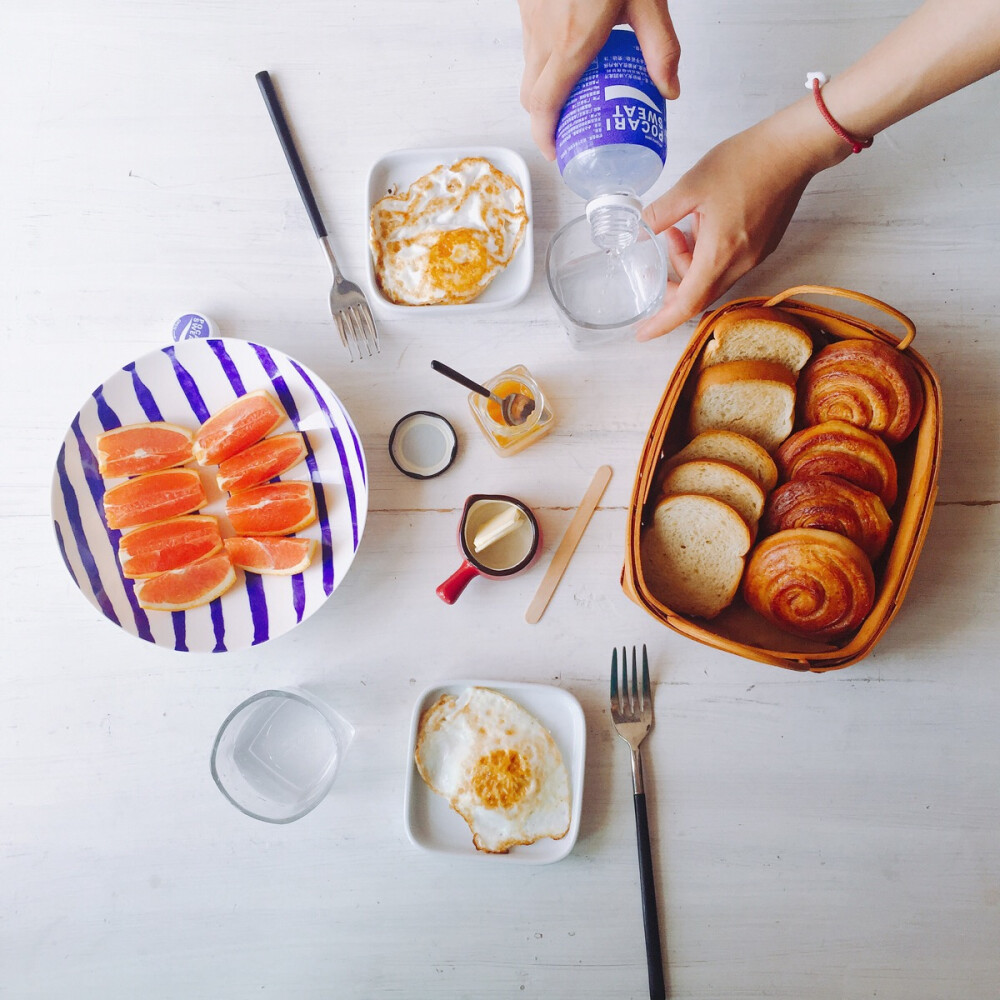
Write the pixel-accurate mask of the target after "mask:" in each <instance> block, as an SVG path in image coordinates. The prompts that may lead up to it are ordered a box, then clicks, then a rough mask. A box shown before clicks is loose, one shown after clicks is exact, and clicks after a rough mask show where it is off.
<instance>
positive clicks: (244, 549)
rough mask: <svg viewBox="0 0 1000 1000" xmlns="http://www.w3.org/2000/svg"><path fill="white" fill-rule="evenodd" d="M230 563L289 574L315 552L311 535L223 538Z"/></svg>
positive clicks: (266, 572) (251, 569) (299, 569)
mask: <svg viewBox="0 0 1000 1000" xmlns="http://www.w3.org/2000/svg"><path fill="white" fill-rule="evenodd" d="M225 545H226V551H227V552H228V553H229V557H230V559H232V560H233V565H234V566H238V567H239V568H240V569H242V570H246V571H247V572H248V573H261V574H264V575H268V576H292V574H294V573H301V572H302V571H303V570H304V569H305V568H306V567H307V566H308V565H309V564H310V563H311V562H312V561H313V557H314V556H315V555H316V549H317V544H316V540H315V539H314V538H266V537H265V538H243V537H240V536H236V537H235V538H227V539H226V542H225Z"/></svg>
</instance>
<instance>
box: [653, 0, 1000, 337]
mask: <svg viewBox="0 0 1000 1000" xmlns="http://www.w3.org/2000/svg"><path fill="white" fill-rule="evenodd" d="M998 69H1000V2H998V0H926V2H925V3H924V4H923V5H922V6H921V7H920V8H919V9H918V10H917V11H915V12H914V13H913V14H912V15H910V17H908V18H907V19H906V20H905V21H903V22H902V23H901V24H900V25H899V27H898V28H896V29H895V30H894V31H893V32H891V33H890V34H889V35H888V36H886V38H884V39H883V40H882V41H881V42H879V43H878V44H877V45H876V46H875V47H874V48H872V49H871V50H870V51H869V52H868V53H867V54H866V55H865V56H863V57H862V58H861V59H859V60H858V61H857V62H856V63H854V65H852V66H851V67H850V68H849V69H848V70H846V71H845V72H844V73H842V74H839V75H838V76H836V77H834V78H833V79H832V80H831V81H830V82H829V83H828V84H826V86H824V87H823V99H824V101H825V102H826V105H827V107H828V108H829V110H830V113H831V114H832V115H833V117H834V118H835V119H836V120H837V121H838V122H839V123H840V124H841V126H843V128H844V129H846V130H847V131H848V132H849V133H851V134H852V135H855V136H873V135H875V134H877V133H878V132H880V131H882V130H883V129H885V128H888V127H889V126H890V125H892V124H894V123H895V122H898V121H900V120H902V119H903V118H905V117H907V116H908V115H910V114H913V113H914V112H916V111H919V110H920V109H921V108H924V107H926V106H927V105H929V104H932V103H934V102H935V101H937V100H940V99H941V98H943V97H946V96H947V95H948V94H951V93H954V92H955V91H956V90H960V89H961V88H962V87H965V86H967V85H969V84H971V83H974V82H975V81H976V80H979V79H981V78H982V77H984V76H987V75H989V74H990V73H993V72H996V71H997V70H998ZM850 152H851V148H850V146H849V145H848V144H847V143H846V142H844V141H843V139H841V138H840V137H838V136H837V135H836V133H835V132H834V131H833V129H831V128H830V126H829V125H828V124H827V123H826V122H825V121H824V120H823V118H822V116H821V115H820V113H819V110H818V109H817V107H816V105H815V102H814V99H813V97H812V96H809V97H805V98H803V99H802V100H800V101H797V102H796V103H795V104H793V105H791V106H790V107H787V108H784V109H783V110H781V111H779V112H777V113H776V114H774V115H772V116H770V117H769V118H766V119H764V121H762V122H760V123H759V124H757V125H754V126H753V127H751V128H749V129H747V130H746V131H744V132H741V133H739V134H738V135H736V136H733V137H732V138H731V139H727V140H726V141H725V142H722V143H720V144H719V145H718V146H716V147H715V148H714V149H712V150H710V151H709V152H708V153H707V154H706V155H705V156H704V157H703V158H702V159H701V160H700V161H699V162H698V163H697V164H695V166H694V167H692V168H691V170H689V171H688V172H687V173H686V174H685V175H684V176H683V177H681V179H680V180H679V181H678V182H677V184H675V185H674V187H673V188H672V189H671V190H670V191H668V192H666V193H665V194H664V195H662V196H661V197H660V198H658V199H656V201H654V202H653V203H652V204H650V205H649V206H648V207H647V209H646V213H645V215H646V221H647V222H648V224H649V225H650V227H651V228H652V229H653V230H654V232H665V233H666V238H667V248H668V253H669V256H670V260H671V264H672V265H673V269H674V271H675V272H676V273H677V275H678V277H679V278H680V279H681V280H680V281H679V282H673V281H671V282H670V284H669V286H668V290H667V296H666V298H665V301H664V306H663V308H662V309H661V310H660V311H659V312H658V313H657V314H656V315H655V316H654V317H652V318H651V319H649V320H647V321H646V322H645V323H644V324H643V325H642V326H641V327H640V328H639V331H638V337H639V339H640V340H650V339H652V338H653V337H658V336H660V335H662V334H664V333H668V332H669V331H670V330H673V329H675V328H676V327H677V326H679V325H680V324H681V323H684V322H685V321H686V320H688V319H690V318H691V317H692V316H694V315H696V314H697V313H699V312H700V311H701V310H703V309H705V308H706V307H707V306H708V305H709V304H710V303H711V302H712V301H714V300H715V299H716V298H717V297H718V296H719V295H721V294H722V293H723V292H725V291H726V290H727V289H728V288H729V287H730V286H731V285H732V284H733V283H734V282H735V281H736V280H737V279H739V278H740V277H742V276H743V275H744V274H746V273H747V271H749V270H751V269H752V268H753V267H755V266H756V265H757V264H759V263H760V262H761V261H762V260H764V258H765V257H767V256H768V255H769V254H770V253H771V252H772V251H773V250H774V249H775V248H776V247H777V245H778V243H779V242H780V241H781V238H782V236H783V235H784V233H785V229H786V228H787V226H788V223H789V222H790V220H791V218H792V215H793V213H794V212H795V208H796V206H797V205H798V203H799V199H800V198H801V197H802V193H803V192H804V191H805V189H806V186H807V185H808V184H809V181H810V180H812V178H813V177H814V176H816V174H818V173H819V172H820V171H822V170H825V169H827V168H828V167H831V166H834V165H835V164H837V163H840V162H841V161H843V160H844V159H846V157H847V156H849V155H850ZM689 215H690V216H692V217H693V225H692V237H693V247H692V246H690V245H689V244H688V241H687V238H686V237H685V236H684V234H683V233H682V232H681V231H680V230H679V229H678V228H677V223H678V222H680V221H681V220H682V219H684V218H685V217H687V216H689Z"/></svg>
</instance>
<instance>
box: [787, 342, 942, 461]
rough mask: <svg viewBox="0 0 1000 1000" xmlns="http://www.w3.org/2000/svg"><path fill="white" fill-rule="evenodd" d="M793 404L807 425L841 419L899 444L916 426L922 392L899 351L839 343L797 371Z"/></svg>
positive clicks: (878, 345) (876, 345) (878, 344)
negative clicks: (799, 374)
mask: <svg viewBox="0 0 1000 1000" xmlns="http://www.w3.org/2000/svg"><path fill="white" fill-rule="evenodd" d="M799 400H800V407H801V413H802V418H803V420H804V421H805V423H807V424H818V423H822V422H823V421H826V420H846V421H847V422H848V423H852V424H854V425H855V426H857V427H863V428H865V429H866V430H869V431H871V432H872V433H874V434H878V435H879V436H880V437H882V438H884V439H885V440H886V441H888V442H889V443H890V444H899V442H900V441H903V440H904V439H905V438H906V437H907V436H908V435H909V434H910V432H911V431H912V430H913V429H914V428H915V427H916V426H917V422H918V421H919V419H920V413H921V410H922V409H923V405H924V392H923V387H922V386H921V383H920V377H919V376H918V375H917V372H916V369H915V368H914V367H913V364H912V363H911V362H910V359H909V358H907V357H906V356H905V355H904V354H903V352H902V351H898V350H896V349H895V348H893V347H890V346H889V345H888V344H883V343H882V342H881V341H879V340H840V341H837V342H836V343H833V344H830V345H828V346H827V347H824V348H823V349H822V350H821V351H819V352H818V353H817V354H816V355H814V356H813V358H812V360H811V361H810V362H809V364H807V365H806V367H805V368H804V369H803V371H802V374H801V376H800V378H799Z"/></svg>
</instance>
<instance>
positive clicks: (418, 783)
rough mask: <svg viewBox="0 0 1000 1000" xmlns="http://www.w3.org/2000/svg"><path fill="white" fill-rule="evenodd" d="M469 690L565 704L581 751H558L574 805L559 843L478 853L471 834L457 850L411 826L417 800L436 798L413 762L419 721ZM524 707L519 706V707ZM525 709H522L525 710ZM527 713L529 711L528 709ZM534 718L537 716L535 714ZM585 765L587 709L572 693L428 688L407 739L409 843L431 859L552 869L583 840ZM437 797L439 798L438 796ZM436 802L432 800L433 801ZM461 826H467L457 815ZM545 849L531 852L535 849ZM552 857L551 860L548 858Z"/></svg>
mask: <svg viewBox="0 0 1000 1000" xmlns="http://www.w3.org/2000/svg"><path fill="white" fill-rule="evenodd" d="M467 687H485V688H490V689H492V690H494V691H497V692H498V693H499V694H505V695H507V696H508V697H510V698H511V699H512V700H514V701H517V697H516V694H517V692H518V691H524V690H531V691H532V692H535V693H540V694H542V695H543V696H545V697H552V698H559V699H561V700H562V701H563V702H564V704H565V707H566V709H567V712H568V714H569V717H570V722H571V725H572V728H573V731H574V733H576V732H579V736H580V739H579V746H572V747H569V748H563V747H560V752H563V750H564V749H565V750H566V751H567V753H564V757H565V756H568V757H569V760H568V762H567V763H568V766H569V767H570V788H571V790H572V793H573V801H572V804H571V806H570V824H569V829H568V830H567V832H566V835H565V836H564V837H562V838H560V839H559V840H553V839H552V838H550V837H545V838H542V840H540V841H536V842H535V843H534V844H520V845H517V846H516V847H514V848H513V849H512V850H511V851H510V852H509V853H508V854H491V853H489V852H487V851H478V850H476V849H475V847H474V846H473V844H472V835H471V833H470V834H469V847H468V848H467V849H463V850H456V849H454V848H451V847H447V846H443V845H441V844H437V843H435V842H432V841H428V840H426V839H424V838H422V837H420V836H419V835H418V834H417V832H416V830H415V829H414V825H413V821H412V820H413V809H414V806H415V802H416V798H417V797H418V796H420V795H428V796H437V793H436V792H434V791H433V790H432V789H431V788H430V787H428V785H427V784H426V783H425V782H424V780H423V778H422V777H421V776H420V773H419V771H418V770H417V766H416V762H415V761H414V757H413V754H414V750H415V747H416V740H417V728H418V726H419V724H420V716H421V715H422V713H423V709H424V706H425V705H426V704H427V702H428V701H429V700H430V698H431V697H432V696H433V695H437V694H445V693H455V690H454V689H459V690H461V689H464V688H467ZM519 704H520V702H519ZM522 707H524V706H523V705H522ZM526 711H530V710H529V709H526ZM532 714H534V713H532ZM539 721H540V722H541V723H542V725H545V726H546V729H548V726H547V725H546V723H545V721H544V720H541V719H539ZM586 766H587V718H586V714H585V713H584V711H583V706H582V705H581V704H580V701H579V699H578V698H577V697H576V695H574V694H573V693H572V692H571V691H568V690H567V689H566V688H564V687H559V686H558V685H555V684H546V683H543V682H539V681H504V680H498V679H482V678H479V679H477V678H473V679H464V678H458V679H456V680H442V681H437V682H435V683H433V684H430V685H428V686H427V687H425V688H424V689H423V691H421V692H420V694H419V695H418V696H417V699H416V701H415V702H414V705H413V710H412V713H411V716H410V729H409V736H408V739H407V771H406V781H405V783H404V788H403V823H404V827H405V829H406V836H407V838H408V839H409V841H410V843H411V844H412V845H413V846H414V847H417V848H419V849H421V850H424V851H427V852H429V853H431V854H440V855H443V856H446V857H453V858H470V859H486V860H487V861H490V862H496V863H500V864H524V865H547V864H554V863H555V862H557V861H562V860H563V859H564V858H566V857H567V856H568V855H569V854H570V853H571V852H572V851H573V848H574V847H575V846H576V842H577V840H578V839H579V834H580V824H581V817H582V814H583V795H584V780H585V776H586ZM438 797H439V796H438ZM429 801H433V800H429ZM455 816H456V819H457V820H458V822H459V823H464V822H465V821H464V820H463V819H462V818H461V817H460V816H458V814H457V813H456V814H455ZM539 847H541V848H544V851H543V850H537V849H536V850H533V849H535V848H539ZM550 855H551V856H550Z"/></svg>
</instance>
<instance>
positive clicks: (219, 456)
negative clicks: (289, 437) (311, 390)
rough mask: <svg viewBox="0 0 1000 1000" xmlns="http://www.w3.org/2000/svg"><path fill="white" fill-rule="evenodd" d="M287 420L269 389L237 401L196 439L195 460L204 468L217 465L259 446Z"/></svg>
mask: <svg viewBox="0 0 1000 1000" xmlns="http://www.w3.org/2000/svg"><path fill="white" fill-rule="evenodd" d="M284 419H285V412H284V410H282V409H281V407H280V406H279V405H278V402H277V400H276V399H275V398H274V397H273V396H272V395H271V394H270V393H269V392H268V391H267V390H266V389H256V390H254V391H253V392H248V393H247V394H246V395H245V396H240V398H239V399H234V400H233V401H232V402H231V403H230V404H229V405H228V406H224V407H223V408H222V409H221V410H219V411H218V412H217V413H213V414H212V416H210V417H209V418H208V420H206V421H205V422H204V423H203V424H202V425H201V427H199V428H198V432H197V433H196V434H195V436H194V457H195V458H197V459H198V461H199V462H201V464H202V465H218V464H219V463H220V462H224V461H225V460H226V459H227V458H231V457H232V456H233V455H235V454H236V453H237V452H240V451H243V449H244V448H249V447H250V445H252V444H256V443H257V442H258V441H259V440H260V439H261V438H262V437H266V436H267V435H268V434H270V433H271V431H273V430H274V429H275V427H277V426H278V424H280V423H281V422H282V420H284Z"/></svg>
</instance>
